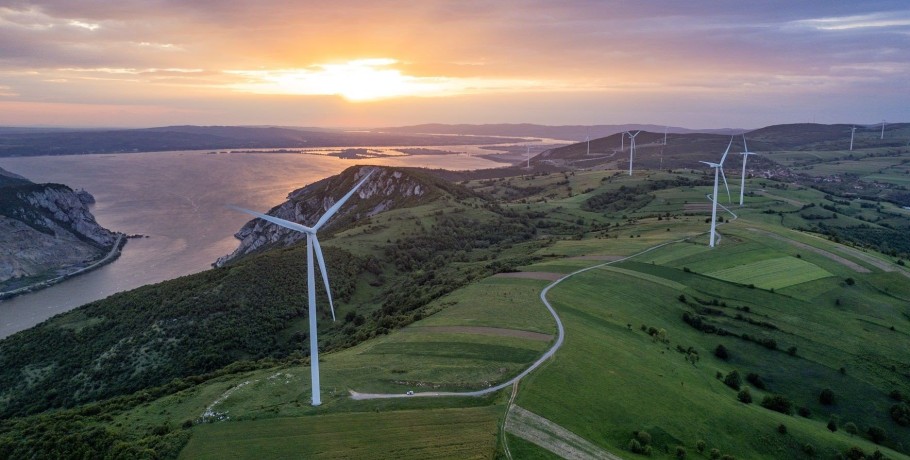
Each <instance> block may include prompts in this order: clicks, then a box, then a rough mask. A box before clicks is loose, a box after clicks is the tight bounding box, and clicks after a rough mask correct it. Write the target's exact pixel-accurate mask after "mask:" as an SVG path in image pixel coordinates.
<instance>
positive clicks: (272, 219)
mask: <svg viewBox="0 0 910 460" xmlns="http://www.w3.org/2000/svg"><path fill="white" fill-rule="evenodd" d="M227 206H228V207H229V208H231V209H234V210H237V211H240V212H245V213H247V214H250V215H254V216H256V217H258V218H260V219H262V220H266V221H269V222H271V223H273V224H275V225H278V226H280V227H284V228H289V229H291V230H296V231H298V232H305V233H312V232H313V229H312V228H310V227H307V226H305V225H300V224H298V223H296V222H291V221H289V220H284V219H281V218H278V217H275V216H270V215H268V214H263V213H261V212H256V211H250V210H249V209H243V208H239V207H237V206H234V205H230V204H229V205H227Z"/></svg>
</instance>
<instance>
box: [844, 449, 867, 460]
mask: <svg viewBox="0 0 910 460" xmlns="http://www.w3.org/2000/svg"><path fill="white" fill-rule="evenodd" d="M844 456H845V457H846V458H848V459H849V460H863V459H865V458H866V453H865V452H863V450H862V449H860V448H859V447H857V446H853V447H851V448H849V449H847V451H846V452H844Z"/></svg>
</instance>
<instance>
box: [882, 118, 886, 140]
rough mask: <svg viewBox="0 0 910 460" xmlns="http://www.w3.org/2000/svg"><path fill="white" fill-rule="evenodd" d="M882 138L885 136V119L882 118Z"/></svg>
mask: <svg viewBox="0 0 910 460" xmlns="http://www.w3.org/2000/svg"><path fill="white" fill-rule="evenodd" d="M881 138H882V139H884V138H885V120H882V137H881Z"/></svg>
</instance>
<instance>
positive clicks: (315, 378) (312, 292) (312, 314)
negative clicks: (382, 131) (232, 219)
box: [230, 171, 373, 406]
mask: <svg viewBox="0 0 910 460" xmlns="http://www.w3.org/2000/svg"><path fill="white" fill-rule="evenodd" d="M372 174H373V171H370V172H369V173H367V175H366V176H365V177H364V178H363V179H362V180H361V181H360V182H359V183H357V185H355V186H354V188H352V189H351V191H350V192H348V193H347V195H345V196H343V197H341V199H340V200H338V201H337V202H336V203H335V204H333V205H332V207H330V208H329V209H328V211H326V212H325V214H323V215H322V217H320V218H319V220H318V221H317V222H316V225H313V226H312V227H307V226H305V225H301V224H298V223H296V222H291V221H287V220H284V219H279V218H278V217H275V216H270V215H267V214H262V213H258V212H256V211H250V210H248V209H243V208H238V207H236V206H230V207H231V208H233V209H236V210H238V211H241V212H245V213H247V214H252V215H254V216H256V217H258V218H260V219H262V220H266V221H269V222H271V223H273V224H276V225H279V226H281V227H284V228H287V229H291V230H296V231H298V232H303V233H306V275H307V297H308V298H309V310H310V311H309V319H310V376H311V379H312V387H313V402H312V404H313V405H314V406H318V405H320V404H322V400H321V399H320V397H319V350H318V349H317V348H318V347H317V340H316V275H315V272H314V270H313V253H314V252H315V253H316V260H317V262H318V263H319V271H320V272H322V281H323V282H324V283H325V292H326V295H328V297H329V308H331V310H332V321H335V306H334V305H333V304H332V290H331V289H330V288H329V275H328V272H326V269H325V259H324V258H323V257H322V247H320V246H319V239H317V238H316V232H318V231H319V229H320V228H322V226H323V225H325V223H326V222H328V220H329V219H330V218H331V217H332V216H333V215H335V213H336V212H338V210H339V209H340V208H341V206H342V205H344V203H345V201H348V199H349V198H351V196H352V195H354V192H356V191H357V189H358V188H360V186H361V185H363V183H364V182H366V181H367V179H369V178H370V175H372Z"/></svg>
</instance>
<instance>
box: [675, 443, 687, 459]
mask: <svg viewBox="0 0 910 460" xmlns="http://www.w3.org/2000/svg"><path fill="white" fill-rule="evenodd" d="M676 458H678V459H679V460H685V459H686V448H685V447H683V446H676Z"/></svg>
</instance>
